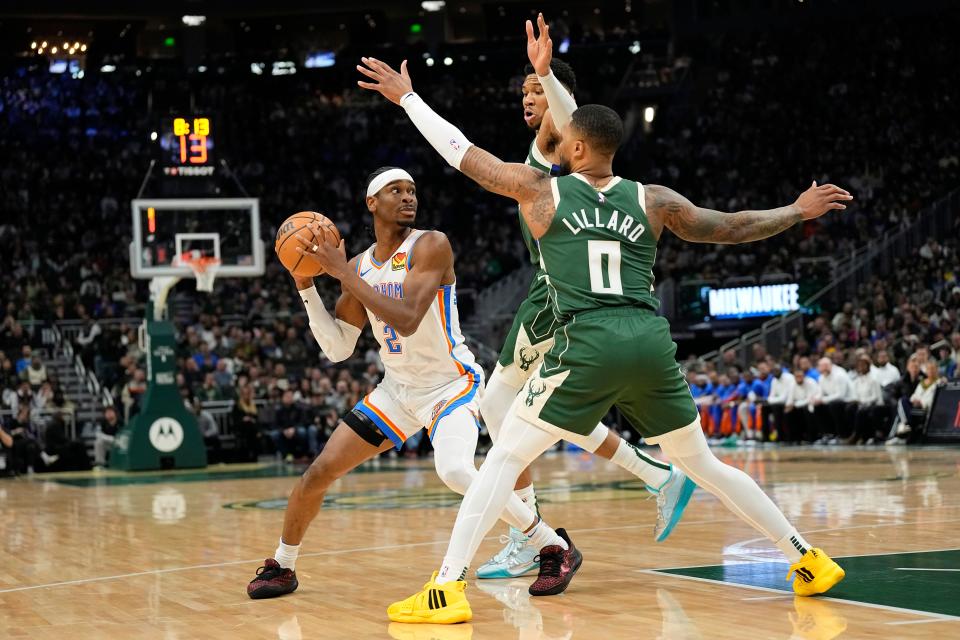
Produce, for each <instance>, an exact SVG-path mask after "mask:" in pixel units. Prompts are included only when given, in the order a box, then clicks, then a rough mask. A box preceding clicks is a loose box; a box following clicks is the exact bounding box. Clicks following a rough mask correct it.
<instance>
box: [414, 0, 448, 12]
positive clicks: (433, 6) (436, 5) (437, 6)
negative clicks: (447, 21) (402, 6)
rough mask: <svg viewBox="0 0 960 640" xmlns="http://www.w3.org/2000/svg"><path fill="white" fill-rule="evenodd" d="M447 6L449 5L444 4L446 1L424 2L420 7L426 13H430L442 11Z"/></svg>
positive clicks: (426, 0)
mask: <svg viewBox="0 0 960 640" xmlns="http://www.w3.org/2000/svg"><path fill="white" fill-rule="evenodd" d="M445 6H447V3H446V2H444V0H424V1H423V2H421V3H420V7H421V8H422V9H423V10H424V11H430V12H433V11H440V10H441V9H443V8H444V7H445Z"/></svg>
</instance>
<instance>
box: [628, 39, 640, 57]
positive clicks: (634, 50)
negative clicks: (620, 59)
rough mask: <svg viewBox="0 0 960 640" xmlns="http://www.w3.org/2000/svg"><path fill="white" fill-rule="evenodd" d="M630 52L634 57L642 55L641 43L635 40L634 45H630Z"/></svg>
mask: <svg viewBox="0 0 960 640" xmlns="http://www.w3.org/2000/svg"><path fill="white" fill-rule="evenodd" d="M629 50H630V53H632V54H633V55H637V54H638V53H640V41H639V40H634V41H633V44H631V45H630V47H629Z"/></svg>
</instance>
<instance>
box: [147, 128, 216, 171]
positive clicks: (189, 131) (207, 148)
mask: <svg viewBox="0 0 960 640" xmlns="http://www.w3.org/2000/svg"><path fill="white" fill-rule="evenodd" d="M214 135H215V131H214V120H213V118H211V117H209V116H199V115H195V116H175V117H172V118H166V119H164V121H163V123H162V130H161V134H160V136H159V138H160V139H159V142H160V151H161V163H162V166H163V172H164V174H165V175H168V176H212V175H213V170H214V148H215V147H214V142H213V141H214Z"/></svg>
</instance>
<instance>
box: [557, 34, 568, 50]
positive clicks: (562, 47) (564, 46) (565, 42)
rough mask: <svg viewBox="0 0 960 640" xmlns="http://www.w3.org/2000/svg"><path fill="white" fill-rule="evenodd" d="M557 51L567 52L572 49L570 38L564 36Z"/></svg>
mask: <svg viewBox="0 0 960 640" xmlns="http://www.w3.org/2000/svg"><path fill="white" fill-rule="evenodd" d="M557 51H559V52H560V53H566V52H567V51H570V38H564V39H563V40H561V41H560V47H559V48H557Z"/></svg>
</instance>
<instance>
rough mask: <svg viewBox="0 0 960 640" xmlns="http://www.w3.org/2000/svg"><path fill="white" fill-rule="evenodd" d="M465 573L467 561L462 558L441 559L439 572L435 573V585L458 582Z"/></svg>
mask: <svg viewBox="0 0 960 640" xmlns="http://www.w3.org/2000/svg"><path fill="white" fill-rule="evenodd" d="M466 573H467V561H466V560H464V559H463V558H452V557H450V556H444V557H443V564H442V565H440V571H439V572H438V573H437V579H436V583H437V584H446V583H448V582H454V581H456V580H460V579H462V578H463V576H464V575H466Z"/></svg>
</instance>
